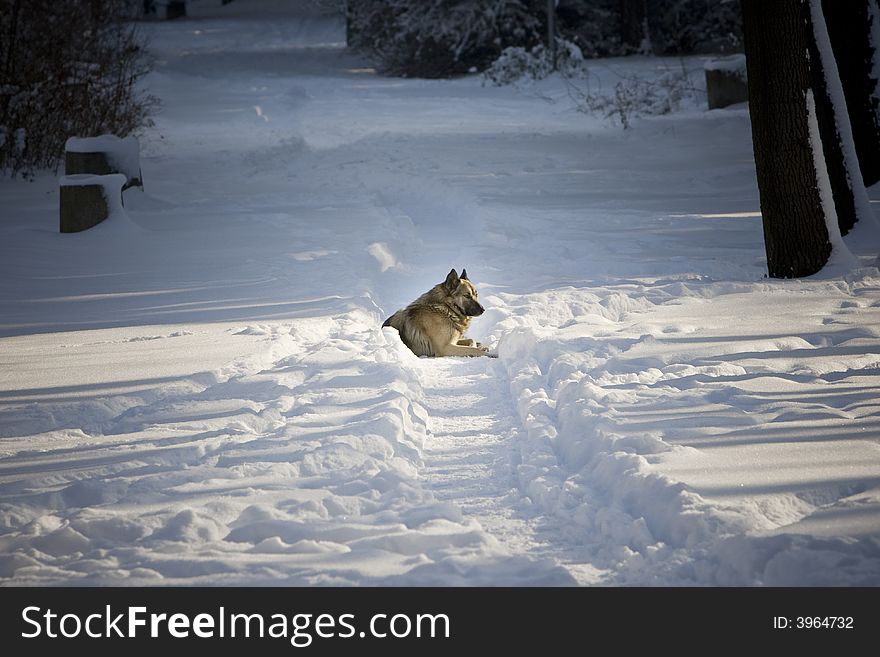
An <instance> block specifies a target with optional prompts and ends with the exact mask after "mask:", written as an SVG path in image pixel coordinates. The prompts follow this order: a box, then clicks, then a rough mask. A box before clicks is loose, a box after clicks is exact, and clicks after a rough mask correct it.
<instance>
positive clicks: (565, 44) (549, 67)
mask: <svg viewBox="0 0 880 657" xmlns="http://www.w3.org/2000/svg"><path fill="white" fill-rule="evenodd" d="M554 70H555V71H559V73H561V74H562V75H565V76H568V77H582V76H583V75H584V73H585V72H586V66H585V63H584V56H583V53H581V49H580V48H578V47H577V46H576V45H575V44H573V43H572V42H571V41H565V40H564V39H558V40H557V46H556V66H555V67H554V65H553V53H551V52H550V51H549V50H548V49H547V48H545V47H544V46H543V45H541V44H539V45H537V46H535V47H534V48H532V49H531V50H526V49H525V48H520V47H514V46H511V47H509V48H505V49H504V50H503V51H502V52H501V56H500V57H499V58H498V59H496V60H495V61H494V62H492V64H491V65H490V66H489V68H487V69H486V70H485V71H484V72H483V76H484V78H485V79H486V80H489V81H490V82H492V83H493V84H495V85H498V86H501V85H505V84H511V83H513V82H516V81H517V80H520V79H522V78H529V79H532V80H542V79H544V78H546V77H547V76H548V75H550V74H551V73H553V72H554Z"/></svg>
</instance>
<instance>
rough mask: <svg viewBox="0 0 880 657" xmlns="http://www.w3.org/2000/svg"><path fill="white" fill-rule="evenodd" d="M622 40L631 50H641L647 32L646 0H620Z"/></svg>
mask: <svg viewBox="0 0 880 657" xmlns="http://www.w3.org/2000/svg"><path fill="white" fill-rule="evenodd" d="M619 7H620V40H621V42H622V43H623V45H624V46H626V47H627V50H629V51H630V52H639V51H640V50H641V49H642V41H643V40H644V39H645V37H646V36H647V35H646V34H645V0H620V1H619Z"/></svg>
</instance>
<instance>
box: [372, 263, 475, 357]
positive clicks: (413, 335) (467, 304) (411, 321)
mask: <svg viewBox="0 0 880 657" xmlns="http://www.w3.org/2000/svg"><path fill="white" fill-rule="evenodd" d="M485 310H486V309H485V308H483V306H481V305H480V302H479V301H477V289H476V288H475V287H474V286H473V284H472V283H471V282H470V280H468V276H467V271H466V270H465V269H462V270H461V276H459V275H458V274H457V273H456V272H455V269H454V268H453V269H452V271H450V272H449V275H448V276H447V277H446V280H445V281H443V282H442V283H439V284H438V285H435V286H434V287H432V288H431V289H430V290H428V291H427V292H425V293H424V294H423V295H422V296H420V297H419V298H418V299H416V300H415V301H413V302H412V303H411V304H409V305H408V306H407V307H406V308H402V309H400V310H398V311H397V312H396V313H394V314H393V315H391V317H389V318H388V319H386V320H385V323H384V324H382V326H383V327H384V326H392V327H394V328H396V329H397V331H398V333H400V339H401V340H403V344H405V345H406V346H407V347H409V348H410V350H412V352H413V353H414V354H415V355H416V356H429V357H430V356H486V355H488V353H487V352H488V351H489V348H488V347H485V346H483V345H481V344H480V343H479V342H474V341H473V340H471V339H470V338H464V337H462V336H464V332H465V331H466V330H467V327H468V324H469V323H470V321H471V317H479V316H480V315H482V314H483V312H484V311H485Z"/></svg>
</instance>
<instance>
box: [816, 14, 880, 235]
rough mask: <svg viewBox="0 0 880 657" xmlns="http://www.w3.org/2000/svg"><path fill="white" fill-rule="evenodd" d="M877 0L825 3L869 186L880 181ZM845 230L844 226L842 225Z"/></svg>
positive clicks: (862, 164)
mask: <svg viewBox="0 0 880 657" xmlns="http://www.w3.org/2000/svg"><path fill="white" fill-rule="evenodd" d="M869 2H872V3H874V8H875V10H877V4H876V2H877V0H849V1H847V2H841V1H840V0H831V1H829V0H823V2H822V10H823V12H824V14H825V24H826V25H827V26H828V35H829V36H830V37H831V47H832V49H833V50H834V59H836V60H837V69H838V71H839V72H840V81H841V83H842V84H843V93H844V96H845V97H846V106H847V109H848V111H849V119H850V123H851V124H852V132H853V140H854V141H855V144H856V153H857V154H858V157H859V167H860V169H861V171H862V178H863V179H864V181H865V184H866V185H873V184H874V183H876V182H877V181H880V101H878V99H877V98H875V97H874V90H875V88H876V86H877V80H876V79H874V77H873V76H874V71H873V61H872V59H873V56H874V47H875V46H874V44H872V43H871V16H870V14H869V13H868V3H869ZM841 228H843V226H841Z"/></svg>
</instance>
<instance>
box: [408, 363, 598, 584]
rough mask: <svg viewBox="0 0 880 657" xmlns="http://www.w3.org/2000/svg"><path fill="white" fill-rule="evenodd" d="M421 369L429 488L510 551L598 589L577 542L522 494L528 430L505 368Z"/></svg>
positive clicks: (469, 365)
mask: <svg viewBox="0 0 880 657" xmlns="http://www.w3.org/2000/svg"><path fill="white" fill-rule="evenodd" d="M419 364H420V367H419V370H418V376H419V379H420V383H421V387H422V391H423V395H424V396H423V399H422V400H421V404H422V406H423V407H424V408H425V410H426V411H427V412H428V414H429V419H428V436H427V437H426V440H425V444H424V460H425V467H424V470H423V481H424V484H425V487H426V488H428V489H429V490H431V491H432V492H433V494H434V495H435V497H436V498H437V499H438V500H442V501H444V502H449V503H451V504H454V505H455V506H456V507H458V508H460V509H461V511H462V513H463V514H464V515H465V517H467V518H469V519H473V520H476V521H477V522H479V523H480V525H481V526H482V528H483V529H484V530H485V531H486V532H488V533H489V534H490V535H492V536H493V537H494V538H495V539H496V540H497V541H498V542H499V543H500V544H501V546H502V547H504V548H505V549H506V550H508V551H509V552H510V553H512V554H518V555H525V556H531V557H535V558H539V559H541V558H543V559H552V560H553V561H556V562H557V563H559V564H560V565H561V566H563V567H564V568H566V570H568V571H569V573H570V574H571V575H572V576H573V577H574V578H575V580H577V582H578V583H579V584H595V583H597V581H598V580H599V577H600V575H601V573H600V571H598V570H597V569H595V568H593V567H592V566H590V565H589V564H588V563H586V558H585V557H586V555H584V554H583V550H582V549H581V550H578V549H575V546H576V545H577V543H578V542H579V541H577V542H575V541H573V540H572V538H573V537H568V536H566V530H565V528H564V527H561V526H560V525H559V524H558V523H556V522H554V520H553V519H552V518H548V517H547V516H546V515H545V514H543V513H542V512H541V511H540V510H539V509H538V508H537V507H535V506H533V505H532V503H531V502H530V501H529V500H528V499H527V498H525V497H524V496H523V493H522V492H521V490H520V485H519V480H518V476H517V472H516V468H517V465H518V463H519V461H520V443H521V439H522V433H523V429H522V427H521V425H520V421H519V417H518V415H517V412H516V409H515V408H514V406H513V402H512V399H511V395H510V387H509V382H508V377H507V373H506V371H505V369H504V367H503V365H502V364H501V363H500V362H499V361H497V360H489V359H485V358H472V359H458V358H438V359H430V360H424V361H420V363H419ZM582 539H583V537H582V536H581V537H580V541H582Z"/></svg>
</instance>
